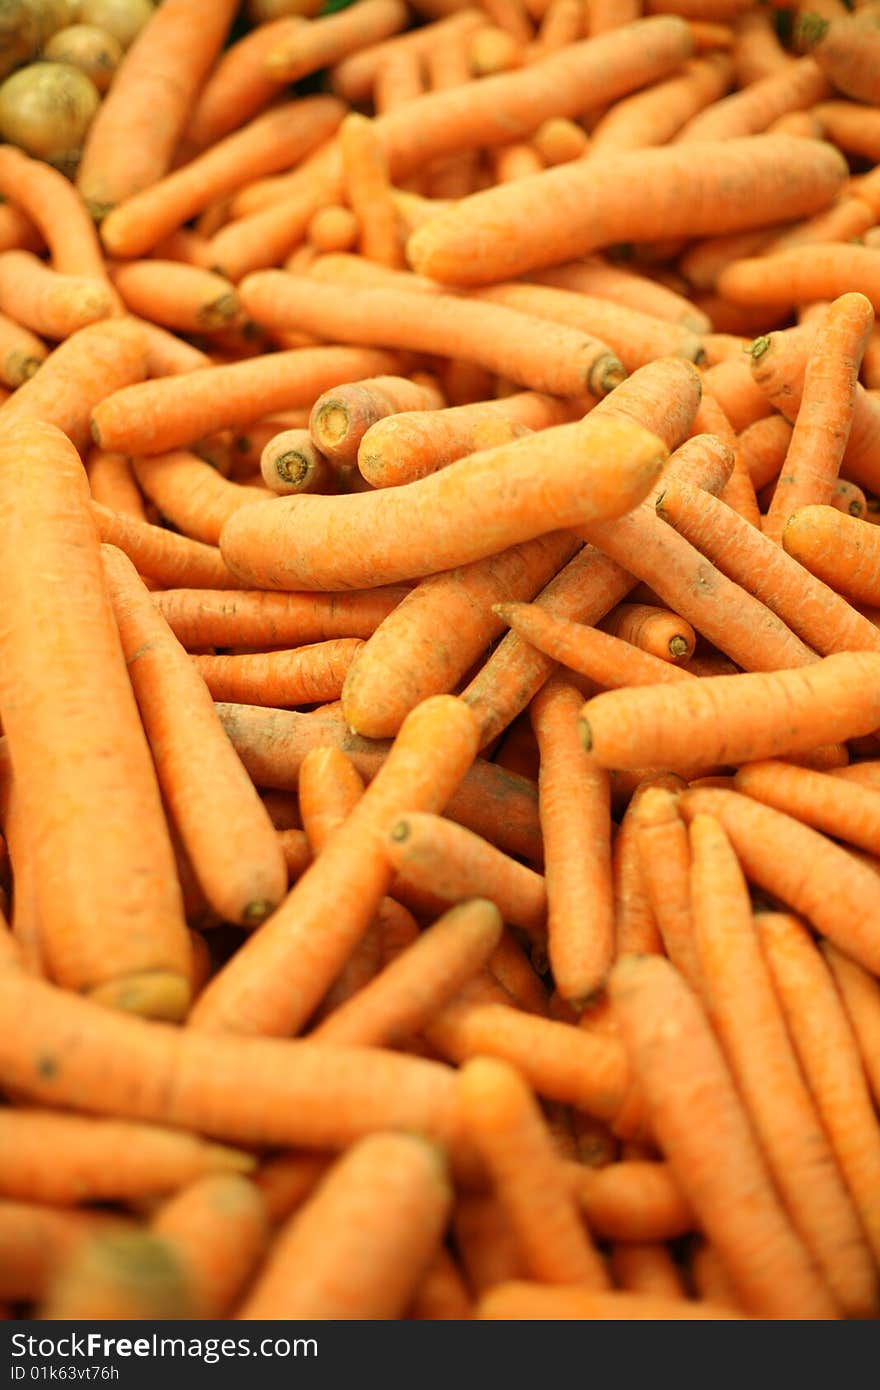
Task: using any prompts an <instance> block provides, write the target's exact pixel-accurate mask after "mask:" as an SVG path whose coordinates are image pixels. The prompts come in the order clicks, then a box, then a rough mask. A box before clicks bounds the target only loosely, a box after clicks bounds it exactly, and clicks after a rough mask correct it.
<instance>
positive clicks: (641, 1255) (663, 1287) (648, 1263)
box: [609, 1242, 686, 1299]
mask: <svg viewBox="0 0 880 1390" xmlns="http://www.w3.org/2000/svg"><path fill="white" fill-rule="evenodd" d="M609 1267H610V1270H611V1274H612V1276H613V1278H614V1282H615V1284H616V1285H617V1287H618V1288H620V1289H626V1290H628V1291H629V1292H630V1293H635V1294H643V1295H645V1296H646V1297H654V1298H670V1299H675V1298H680V1299H684V1298H685V1297H686V1293H685V1286H684V1281H683V1279H682V1276H681V1273H680V1271H679V1269H678V1267H677V1265H676V1263H675V1261H674V1260H673V1258H672V1256H671V1255H670V1253H669V1251H668V1250H667V1248H666V1246H665V1245H661V1244H659V1243H656V1244H655V1243H648V1242H632V1243H630V1244H628V1245H615V1246H614V1248H613V1249H612V1251H611V1256H610V1259H609Z"/></svg>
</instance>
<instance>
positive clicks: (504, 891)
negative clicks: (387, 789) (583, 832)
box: [383, 811, 547, 942]
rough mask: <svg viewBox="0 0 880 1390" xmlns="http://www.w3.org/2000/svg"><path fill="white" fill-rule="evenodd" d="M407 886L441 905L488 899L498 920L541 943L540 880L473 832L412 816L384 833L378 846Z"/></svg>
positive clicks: (542, 908)
mask: <svg viewBox="0 0 880 1390" xmlns="http://www.w3.org/2000/svg"><path fill="white" fill-rule="evenodd" d="M383 849H384V852H385V854H386V855H387V857H388V861H389V863H390V864H391V866H392V868H393V869H394V870H395V871H396V872H397V874H398V875H399V876H400V878H401V879H402V880H405V881H406V883H407V884H412V885H413V886H414V887H416V888H420V889H422V890H427V891H428V892H430V893H432V894H434V895H435V896H436V897H437V898H439V899H441V900H442V901H443V902H448V903H456V902H464V901H466V899H468V898H475V897H480V898H488V899H490V900H491V901H492V902H494V903H495V905H496V907H497V908H498V910H499V912H500V913H501V916H502V918H503V919H504V921H505V922H509V923H510V924H511V925H512V926H516V927H520V928H521V929H522V930H523V931H525V932H528V933H529V935H530V936H532V937H535V938H537V940H538V941H539V942H540V941H541V940H542V939H543V935H544V928H545V924H546V919H547V892H546V887H545V883H544V879H543V878H542V876H541V875H540V874H537V873H535V871H534V869H529V868H527V867H526V865H525V864H518V863H517V862H516V860H514V859H511V858H510V857H509V856H508V855H506V854H503V853H502V852H501V850H498V849H496V848H495V846H494V845H491V844H489V842H488V841H487V840H485V839H483V838H482V836H479V835H475V834H474V832H473V831H470V830H466V829H465V828H464V827H463V826H460V825H456V823H455V822H454V821H451V820H446V819H444V818H442V817H441V816H438V815H431V814H429V813H426V812H419V811H412V812H409V813H407V814H406V815H405V816H404V818H403V819H400V820H397V821H395V822H394V824H393V825H391V826H390V828H389V829H388V831H387V834H386V838H385V843H384V845H383Z"/></svg>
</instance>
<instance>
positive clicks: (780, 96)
mask: <svg viewBox="0 0 880 1390" xmlns="http://www.w3.org/2000/svg"><path fill="white" fill-rule="evenodd" d="M828 94H829V87H828V80H827V78H826V77H825V75H824V73H823V72H822V69H821V68H820V67H819V66H818V64H817V63H816V62H815V61H814V60H813V59H812V58H800V59H798V61H797V62H795V63H791V64H789V65H786V66H785V67H784V68H783V69H782V70H781V71H780V72H778V73H772V74H770V75H768V76H767V77H762V78H758V80H757V81H755V82H753V83H751V84H750V85H749V86H748V87H747V88H745V89H744V90H741V91H739V92H735V93H734V94H733V96H728V97H723V98H722V100H720V101H716V102H714V103H713V104H712V105H711V106H708V107H707V108H706V109H705V110H704V111H701V112H700V113H699V114H698V115H696V116H694V117H693V119H692V120H690V121H688V123H687V125H685V126H684V128H683V129H682V130H680V131H679V133H678V139H679V140H681V141H691V140H730V139H732V138H734V137H737V136H744V135H760V134H761V132H762V131H765V130H766V129H767V127H768V126H769V125H770V124H771V123H772V122H773V121H774V120H776V118H777V117H778V116H782V115H785V113H786V112H788V111H802V110H804V109H805V108H807V107H810V106H814V105H815V104H816V102H817V101H821V100H822V99H823V98H824V97H826V96H827V95H828ZM768 220H769V219H768Z"/></svg>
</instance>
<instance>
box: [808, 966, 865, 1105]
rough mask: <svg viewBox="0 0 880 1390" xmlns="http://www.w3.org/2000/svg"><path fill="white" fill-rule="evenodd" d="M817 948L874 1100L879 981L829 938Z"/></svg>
mask: <svg viewBox="0 0 880 1390" xmlns="http://www.w3.org/2000/svg"><path fill="white" fill-rule="evenodd" d="M819 949H820V950H821V952H822V954H823V956H824V957H825V963H826V965H827V966H828V967H829V969H830V970H831V973H832V975H833V976H834V983H835V984H836V985H837V988H838V991H839V993H840V997H841V999H842V1000H843V1007H844V1009H845V1010H846V1016H847V1018H848V1019H849V1024H850V1027H851V1028H852V1030H853V1032H854V1034H855V1036H856V1041H857V1042H858V1044H859V1052H860V1053H861V1058H862V1065H863V1066H864V1068H865V1073H866V1075H867V1077H868V1082H869V1084H870V1087H871V1091H872V1093H873V1096H874V1102H875V1104H876V1103H877V1101H878V1098H880V1048H878V1045H877V1044H878V1041H880V984H878V982H877V980H876V979H875V977H874V976H873V975H871V974H870V973H869V972H868V971H867V970H864V969H863V968H862V966H860V965H858V964H857V962H856V961H854V960H850V958H849V957H848V956H845V955H844V954H843V952H842V951H838V949H837V947H836V946H832V945H831V943H830V941H822V942H820V944H819Z"/></svg>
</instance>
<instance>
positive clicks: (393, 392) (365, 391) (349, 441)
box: [309, 376, 444, 468]
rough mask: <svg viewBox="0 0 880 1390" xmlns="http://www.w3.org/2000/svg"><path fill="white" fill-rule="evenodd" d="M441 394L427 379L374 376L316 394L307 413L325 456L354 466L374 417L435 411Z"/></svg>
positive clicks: (313, 432)
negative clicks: (312, 404) (317, 395)
mask: <svg viewBox="0 0 880 1390" xmlns="http://www.w3.org/2000/svg"><path fill="white" fill-rule="evenodd" d="M443 404H444V401H443V396H442V395H441V393H440V392H439V390H437V388H436V387H435V386H433V385H432V384H431V383H430V381H428V380H423V381H421V382H418V381H410V380H409V379H408V378H407V377H395V376H385V377H382V376H380V377H374V378H373V379H372V380H367V381H359V382H356V383H352V384H351V385H348V386H340V387H338V388H336V389H335V390H330V391H325V392H324V393H323V395H321V396H319V397H318V399H317V401H316V402H315V404H314V406H313V407H312V413H311V416H310V417H309V430H310V431H311V435H312V439H313V440H314V443H315V445H316V447H317V448H318V449H320V450H321V453H322V454H324V456H325V457H326V458H329V459H332V460H333V461H334V462H335V463H338V464H341V465H343V466H345V467H349V468H351V467H354V466H355V464H356V463H357V459H358V449H359V448H360V444H361V440H362V439H363V437H364V435H365V434H366V432H367V430H368V429H370V427H371V426H372V425H375V424H376V423H377V421H379V420H384V419H386V418H387V417H388V416H394V415H397V414H399V413H400V412H401V411H408V412H409V411H416V410H427V411H431V412H433V411H435V410H437V409H440V408H441V407H442V406H443Z"/></svg>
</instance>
